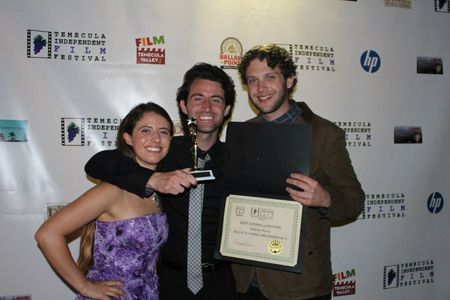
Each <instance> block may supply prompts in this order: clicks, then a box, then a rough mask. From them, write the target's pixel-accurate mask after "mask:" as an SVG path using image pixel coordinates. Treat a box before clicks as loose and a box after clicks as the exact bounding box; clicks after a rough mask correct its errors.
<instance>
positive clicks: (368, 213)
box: [359, 193, 406, 219]
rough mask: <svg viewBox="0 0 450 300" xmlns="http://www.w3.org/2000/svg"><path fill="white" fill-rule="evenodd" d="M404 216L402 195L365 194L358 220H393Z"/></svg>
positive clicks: (403, 197) (404, 209)
mask: <svg viewBox="0 0 450 300" xmlns="http://www.w3.org/2000/svg"><path fill="white" fill-rule="evenodd" d="M405 215H406V199H405V194H404V193H381V194H366V202H365V205H364V209H363V211H362V213H361V215H360V217H359V219H394V218H404V217H405Z"/></svg>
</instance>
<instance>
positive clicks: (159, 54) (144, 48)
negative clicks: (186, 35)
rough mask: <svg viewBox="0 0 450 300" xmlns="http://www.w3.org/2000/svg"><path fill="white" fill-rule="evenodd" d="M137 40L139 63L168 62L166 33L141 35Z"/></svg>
mask: <svg viewBox="0 0 450 300" xmlns="http://www.w3.org/2000/svg"><path fill="white" fill-rule="evenodd" d="M135 42H136V63H137V64H153V65H165V64H166V49H165V48H164V47H163V46H164V44H165V43H166V42H165V38H164V35H160V36H152V37H140V38H136V39H135Z"/></svg>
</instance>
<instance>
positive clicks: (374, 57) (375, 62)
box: [360, 50, 381, 73]
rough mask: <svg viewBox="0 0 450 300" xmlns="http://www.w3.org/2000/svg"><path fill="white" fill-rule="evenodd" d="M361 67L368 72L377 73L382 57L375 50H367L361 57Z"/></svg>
mask: <svg viewBox="0 0 450 300" xmlns="http://www.w3.org/2000/svg"><path fill="white" fill-rule="evenodd" d="M360 63H361V67H362V68H363V69H364V71H366V72H368V73H375V72H377V71H378V70H379V69H380V67H381V58H380V56H379V55H378V53H377V52H375V51H374V50H366V51H364V52H363V54H362V55H361V58H360Z"/></svg>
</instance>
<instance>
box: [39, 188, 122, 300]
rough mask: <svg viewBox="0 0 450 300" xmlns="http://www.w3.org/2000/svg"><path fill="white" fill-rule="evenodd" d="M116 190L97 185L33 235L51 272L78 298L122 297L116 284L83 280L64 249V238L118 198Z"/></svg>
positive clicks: (69, 254)
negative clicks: (68, 285)
mask: <svg viewBox="0 0 450 300" xmlns="http://www.w3.org/2000/svg"><path fill="white" fill-rule="evenodd" d="M120 192H121V191H120V190H119V189H117V188H115V187H113V186H111V185H109V184H100V185H98V186H96V187H94V188H92V189H90V190H88V191H87V192H86V193H84V194H83V195H82V196H80V197H79V198H78V199H76V200H75V201H73V202H72V203H70V204H69V205H67V206H66V207H65V208H63V209H62V210H60V211H58V212H57V213H56V214H55V215H54V216H52V217H50V218H49V219H48V220H47V221H46V222H44V224H42V225H41V227H40V228H39V229H38V231H37V232H36V234H35V239H36V241H37V242H38V245H39V247H40V248H41V250H42V252H43V253H44V255H45V257H46V258H47V260H48V261H49V263H50V265H51V266H52V267H53V268H54V269H55V271H56V272H57V273H58V274H59V275H60V276H61V277H62V278H63V279H64V280H65V281H66V282H68V283H69V284H70V285H71V286H72V287H73V288H75V289H76V290H77V291H78V292H80V294H82V295H84V296H86V297H90V298H94V299H105V300H109V299H110V298H109V297H110V296H113V297H116V298H118V297H120V296H121V295H123V292H122V291H121V289H120V287H121V286H123V283H121V282H119V281H102V282H93V281H90V280H89V279H87V278H86V277H85V276H84V274H83V273H82V272H81V270H80V269H79V268H78V266H77V264H76V263H75V261H74V259H73V257H72V255H71V253H70V250H69V248H68V246H67V242H66V236H67V235H68V234H70V233H72V232H73V231H75V230H77V229H79V228H81V227H82V226H84V225H85V224H87V223H89V222H90V221H92V220H95V219H96V218H97V217H98V216H100V215H101V214H102V213H104V212H107V211H108V210H109V208H110V207H111V206H112V205H113V203H114V202H113V201H114V200H115V199H117V197H120V196H121V194H120Z"/></svg>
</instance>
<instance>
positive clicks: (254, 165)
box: [214, 122, 312, 273]
mask: <svg viewBox="0 0 450 300" xmlns="http://www.w3.org/2000/svg"><path fill="white" fill-rule="evenodd" d="M311 140H312V126H311V125H304V124H274V123H251V122H230V123H229V124H228V127H227V134H226V142H225V145H226V151H227V152H226V157H225V162H224V174H223V175H224V182H225V195H224V197H225V198H226V197H228V196H229V195H230V194H234V195H244V196H255V197H262V198H271V199H281V200H291V199H290V197H289V194H288V193H287V191H286V186H287V185H288V184H287V183H286V179H287V178H288V177H289V174H291V173H302V174H304V175H309V163H310V156H311ZM224 210H225V201H224V205H223V207H222V213H221V221H220V222H219V231H218V242H217V246H216V251H215V254H214V257H215V258H217V259H222V260H227V261H231V262H234V263H240V264H248V265H254V266H258V267H264V268H270V269H279V270H283V271H288V272H296V273H301V271H302V266H303V260H302V257H303V252H304V246H303V243H302V242H301V240H302V239H303V238H304V235H305V226H304V224H305V220H306V217H307V209H306V207H304V208H303V210H302V225H301V226H302V227H301V231H300V244H299V252H298V255H297V264H296V265H295V266H294V267H289V266H282V265H278V264H271V263H265V262H260V261H253V260H246V259H241V258H236V257H229V256H224V255H222V254H221V253H220V244H221V239H222V230H223V215H224Z"/></svg>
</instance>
